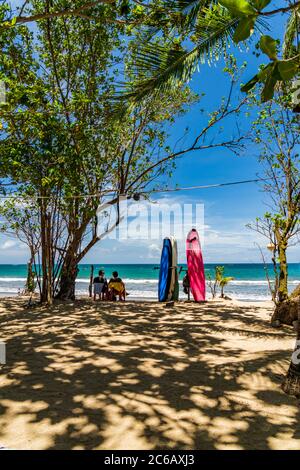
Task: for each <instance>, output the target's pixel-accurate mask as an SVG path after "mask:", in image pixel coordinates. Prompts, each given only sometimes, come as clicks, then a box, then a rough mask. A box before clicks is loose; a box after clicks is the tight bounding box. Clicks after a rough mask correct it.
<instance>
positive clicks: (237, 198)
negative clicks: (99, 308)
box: [0, 18, 300, 264]
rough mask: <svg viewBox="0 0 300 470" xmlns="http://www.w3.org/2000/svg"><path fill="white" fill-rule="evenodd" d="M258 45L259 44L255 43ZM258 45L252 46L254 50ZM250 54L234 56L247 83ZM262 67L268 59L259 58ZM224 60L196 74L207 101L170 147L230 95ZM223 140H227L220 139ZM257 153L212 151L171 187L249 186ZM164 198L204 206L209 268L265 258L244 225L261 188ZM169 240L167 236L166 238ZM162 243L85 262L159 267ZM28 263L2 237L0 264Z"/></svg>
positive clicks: (126, 243)
mask: <svg viewBox="0 0 300 470" xmlns="http://www.w3.org/2000/svg"><path fill="white" fill-rule="evenodd" d="M282 22H283V18H279V19H278V20H277V24H275V27H274V23H272V25H273V26H272V35H273V36H274V37H280V32H281V29H282V25H281V24H282ZM254 43H255V42H254ZM254 43H253V44H254ZM251 49H252V47H250V51H247V50H246V49H245V48H244V49H243V50H241V51H238V50H237V49H236V48H234V49H233V50H232V51H233V52H234V53H235V54H236V55H237V57H238V61H239V63H240V64H242V63H243V61H244V60H246V61H247V62H248V66H247V68H246V71H245V74H244V80H243V81H246V80H247V79H249V78H251V77H252V75H253V74H254V73H255V72H256V70H257V63H258V62H257V59H256V58H255V57H254V56H253V55H252V53H251ZM258 60H259V63H261V62H262V61H263V60H264V58H263V57H260V58H259V59H258ZM223 66H224V63H223V61H222V60H220V61H219V62H217V63H216V64H215V65H213V66H208V65H201V67H200V71H199V72H198V73H195V75H194V78H193V80H192V82H191V86H192V88H193V89H194V90H195V91H198V92H202V91H203V92H205V98H204V99H203V101H201V103H200V104H199V105H195V106H193V107H192V108H191V109H190V110H189V112H188V113H187V114H186V115H185V116H184V117H181V118H180V119H177V120H176V122H175V124H174V125H173V126H172V127H171V128H170V143H171V144H172V143H174V142H175V141H176V140H177V139H178V137H179V136H180V135H182V134H183V133H184V129H185V127H186V126H188V127H189V128H190V129H191V131H190V132H191V134H190V137H189V138H191V137H192V136H193V135H194V133H195V132H196V130H197V129H199V128H201V125H202V123H203V122H204V120H203V117H202V116H201V115H200V113H199V108H203V107H204V108H205V109H206V110H208V111H212V110H213V109H215V108H216V107H217V106H218V103H219V102H220V99H221V98H222V96H224V95H226V93H227V91H228V87H229V82H228V79H227V77H226V76H224V74H223V72H222V69H223ZM240 126H241V127H242V128H244V129H246V128H247V127H248V126H249V119H248V120H247V118H246V117H244V116H242V115H241V116H240ZM234 132H235V127H234V122H233V121H232V120H230V121H229V122H227V124H226V125H225V126H224V136H226V137H230V136H232V135H233V133H234ZM218 139H219V140H221V139H222V136H220V137H218ZM257 155H258V152H257V149H255V148H254V147H253V146H250V145H248V146H247V148H246V150H245V151H244V152H243V153H241V155H240V156H235V155H233V154H232V153H230V152H229V151H228V150H226V149H210V150H205V151H198V152H195V153H193V154H191V155H187V156H185V157H184V158H182V159H181V160H178V162H177V168H176V170H175V172H174V176H173V178H172V180H171V181H169V186H170V187H174V186H175V185H176V184H178V185H179V186H181V187H182V186H193V185H203V184H214V183H222V182H230V181H237V180H248V179H252V178H256V177H257V174H262V168H261V166H260V164H259V163H258V161H257ZM160 198H164V200H165V202H167V203H168V204H172V203H178V202H180V203H193V204H200V203H201V204H204V230H203V227H198V228H199V230H200V231H201V233H203V235H204V240H203V251H204V259H205V261H206V262H207V263H209V262H224V263H225V262H228V263H229V262H233V263H234V262H245V263H249V262H260V261H261V258H260V253H259V251H258V248H257V246H255V243H260V245H261V246H262V247H265V245H266V241H265V240H263V239H262V238H260V237H259V236H258V235H257V234H255V233H254V232H251V231H250V230H249V229H247V228H246V227H245V225H246V224H247V223H249V222H251V221H253V220H254V219H255V217H257V216H259V215H262V214H263V213H264V212H265V211H266V206H265V201H266V196H265V195H264V194H263V193H262V192H261V189H260V187H259V186H258V185H257V184H247V185H246V184H245V185H238V186H229V187H224V188H214V189H203V190H194V191H189V192H180V193H175V194H174V193H168V194H165V195H159V196H156V198H154V199H160ZM165 235H168V234H167V233H166V234H165ZM161 244H162V243H161V239H157V240H120V241H117V240H104V241H103V242H100V243H99V244H98V245H97V246H96V247H94V248H93V249H92V250H91V251H90V253H89V254H88V255H87V256H86V257H85V259H84V262H86V263H89V262H97V263H99V264H104V263H143V262H144V263H156V262H158V260H159V257H160V249H161ZM27 258H28V252H27V249H26V247H25V246H23V245H22V244H21V243H20V242H18V241H17V240H14V239H12V238H11V237H6V236H4V235H1V236H0V260H1V261H0V262H1V263H17V264H19V263H23V262H26V261H27ZM179 260H180V261H181V262H184V261H185V256H184V241H180V242H179ZM289 261H290V262H299V261H300V252H299V247H297V246H295V247H292V248H291V249H290V250H289Z"/></svg>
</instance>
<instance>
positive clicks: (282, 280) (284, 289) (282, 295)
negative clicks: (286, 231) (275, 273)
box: [278, 240, 289, 303]
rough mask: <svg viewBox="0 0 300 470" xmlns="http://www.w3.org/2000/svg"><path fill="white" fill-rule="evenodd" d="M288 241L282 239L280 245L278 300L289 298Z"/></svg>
mask: <svg viewBox="0 0 300 470" xmlns="http://www.w3.org/2000/svg"><path fill="white" fill-rule="evenodd" d="M286 249H287V243H286V242H285V241H282V240H281V241H280V243H279V245H278V254H279V268H280V272H279V283H278V301H279V303H281V302H284V301H285V300H287V299H288V295H289V294H288V265H287V259H286Z"/></svg>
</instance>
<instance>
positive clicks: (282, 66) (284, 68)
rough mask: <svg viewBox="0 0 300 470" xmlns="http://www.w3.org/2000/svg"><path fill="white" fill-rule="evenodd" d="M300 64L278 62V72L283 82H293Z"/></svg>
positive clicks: (284, 61) (285, 61)
mask: <svg viewBox="0 0 300 470" xmlns="http://www.w3.org/2000/svg"><path fill="white" fill-rule="evenodd" d="M298 67H299V65H298V62H297V61H296V60H280V61H278V71H279V73H280V76H281V78H282V80H283V81H285V80H291V79H292V78H293V77H294V76H295V75H296V74H297V71H298Z"/></svg>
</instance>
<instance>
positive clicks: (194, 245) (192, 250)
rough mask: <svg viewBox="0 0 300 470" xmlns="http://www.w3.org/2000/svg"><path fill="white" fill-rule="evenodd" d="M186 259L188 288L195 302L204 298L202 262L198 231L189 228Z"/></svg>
mask: <svg viewBox="0 0 300 470" xmlns="http://www.w3.org/2000/svg"><path fill="white" fill-rule="evenodd" d="M186 259H187V266H188V275H189V281H190V288H191V291H192V294H193V297H194V300H195V301H196V302H201V301H203V300H205V274H204V264H203V257H202V251H201V245H200V239H199V235H198V232H197V230H196V229H195V228H193V229H192V230H190V232H189V233H188V235H187V238H186Z"/></svg>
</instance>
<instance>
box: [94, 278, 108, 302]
mask: <svg viewBox="0 0 300 470" xmlns="http://www.w3.org/2000/svg"><path fill="white" fill-rule="evenodd" d="M93 284H94V300H96V296H97V295H99V300H104V299H105V296H106V293H107V279H106V277H105V275H104V271H99V273H98V276H97V277H95V278H94V281H93Z"/></svg>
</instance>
